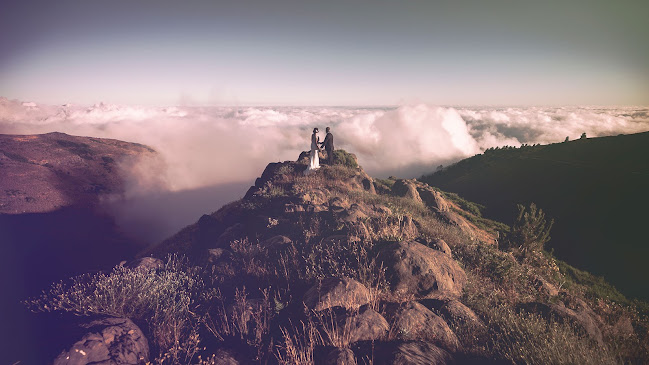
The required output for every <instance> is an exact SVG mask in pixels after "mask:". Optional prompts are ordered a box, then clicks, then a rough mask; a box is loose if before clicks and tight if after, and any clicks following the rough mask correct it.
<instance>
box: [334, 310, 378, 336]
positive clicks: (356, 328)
mask: <svg viewBox="0 0 649 365" xmlns="http://www.w3.org/2000/svg"><path fill="white" fill-rule="evenodd" d="M337 327H338V331H339V332H341V333H340V335H341V336H346V338H347V339H348V340H349V343H354V342H358V341H374V340H379V339H381V338H383V337H385V336H386V335H387V334H388V331H389V330H390V325H389V324H388V321H386V320H385V318H383V316H382V315H380V314H379V313H377V312H376V311H375V310H373V309H371V308H369V307H368V306H365V307H363V308H361V309H360V310H359V311H358V312H357V313H353V312H352V313H349V314H347V315H345V316H343V317H341V318H338V326H337ZM343 332H344V333H343Z"/></svg>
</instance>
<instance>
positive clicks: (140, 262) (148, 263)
mask: <svg viewBox="0 0 649 365" xmlns="http://www.w3.org/2000/svg"><path fill="white" fill-rule="evenodd" d="M126 267H130V268H131V269H145V270H157V269H163V268H164V267H165V263H164V262H163V261H162V260H160V259H157V258H155V257H142V258H139V259H137V260H135V261H131V262H129V263H128V265H126Z"/></svg>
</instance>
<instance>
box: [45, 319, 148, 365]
mask: <svg viewBox="0 0 649 365" xmlns="http://www.w3.org/2000/svg"><path fill="white" fill-rule="evenodd" d="M84 327H86V328H88V333H87V334H85V335H84V336H83V337H82V338H81V339H80V340H79V341H77V342H76V343H74V345H72V347H70V349H69V350H64V351H63V352H62V353H61V354H60V355H59V356H58V357H57V358H56V359H55V360H54V365H85V364H102V365H118V364H134V365H135V364H144V363H146V362H147V361H148V359H149V343H148V342H147V339H146V338H145V337H144V334H143V333H142V331H141V330H140V328H139V327H138V326H136V325H135V323H133V322H132V321H131V320H130V319H126V318H112V317H108V318H103V319H98V320H95V321H92V322H90V323H89V324H87V325H86V326H84Z"/></svg>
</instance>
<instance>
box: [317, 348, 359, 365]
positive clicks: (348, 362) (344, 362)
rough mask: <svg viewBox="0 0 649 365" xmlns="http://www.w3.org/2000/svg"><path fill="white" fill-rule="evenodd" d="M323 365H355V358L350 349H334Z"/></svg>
mask: <svg viewBox="0 0 649 365" xmlns="http://www.w3.org/2000/svg"><path fill="white" fill-rule="evenodd" d="M322 364H323V365H356V357H355V356H354V352H353V351H352V350H350V349H342V348H338V347H336V348H334V349H333V350H331V351H329V353H328V354H327V356H326V357H325V359H324V362H322Z"/></svg>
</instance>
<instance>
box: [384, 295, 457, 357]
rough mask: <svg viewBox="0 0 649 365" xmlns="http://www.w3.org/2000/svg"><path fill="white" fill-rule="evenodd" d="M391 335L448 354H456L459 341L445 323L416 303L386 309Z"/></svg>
mask: <svg viewBox="0 0 649 365" xmlns="http://www.w3.org/2000/svg"><path fill="white" fill-rule="evenodd" d="M386 312H387V313H388V314H389V315H390V318H391V319H390V323H392V329H391V331H392V333H393V334H395V335H396V336H397V337H398V338H400V339H403V340H422V341H426V342H431V343H434V344H435V345H437V346H439V347H441V348H444V349H446V350H447V351H450V352H457V351H458V349H459V348H460V341H459V340H458V339H457V336H456V335H455V333H454V332H453V330H451V328H450V327H449V326H448V324H446V322H445V321H444V320H443V319H442V318H440V317H439V316H438V315H436V314H435V313H433V312H432V311H431V310H430V309H428V308H426V307H424V306H423V305H421V304H420V303H417V302H408V303H403V304H391V305H388V307H387V308H386Z"/></svg>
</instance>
